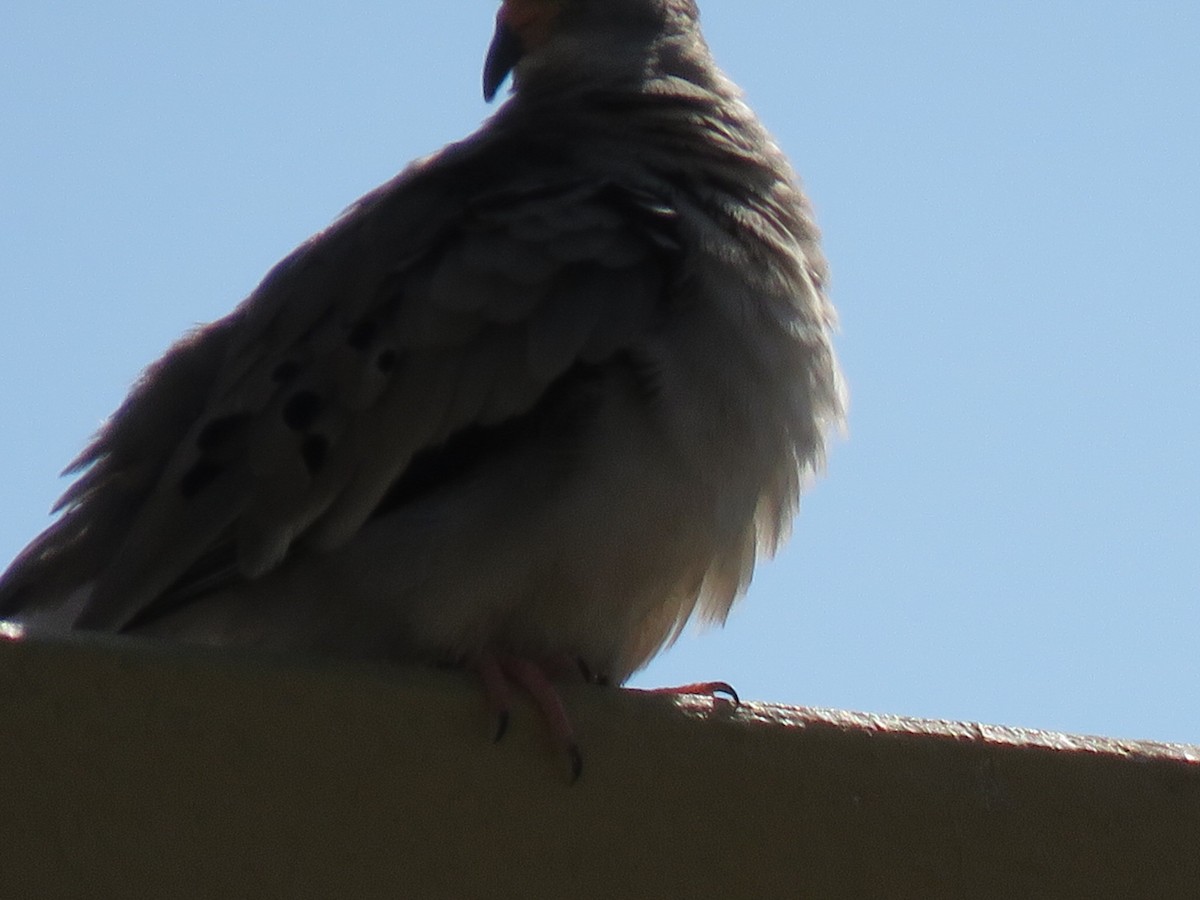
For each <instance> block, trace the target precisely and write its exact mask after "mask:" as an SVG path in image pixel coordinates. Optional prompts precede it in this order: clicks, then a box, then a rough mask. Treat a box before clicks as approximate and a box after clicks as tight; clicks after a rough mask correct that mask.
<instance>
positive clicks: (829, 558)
mask: <svg viewBox="0 0 1200 900" xmlns="http://www.w3.org/2000/svg"><path fill="white" fill-rule="evenodd" d="M701 5H702V10H703V13H704V22H705V26H706V29H705V30H706V34H707V36H708V39H709V43H710V45H711V46H712V48H713V51H714V54H715V56H716V58H717V60H718V62H720V63H721V64H722V66H723V67H724V68H725V69H726V71H727V72H728V73H729V74H730V75H731V76H733V78H734V79H735V80H736V81H737V82H738V83H739V84H740V85H741V86H742V87H743V88H744V90H745V91H746V94H747V98H748V100H749V102H750V104H751V105H752V106H753V107H754V108H755V109H756V110H757V111H758V113H759V115H760V116H761V117H762V119H763V120H764V121H765V122H766V124H767V126H768V127H769V128H770V129H771V131H772V132H773V133H774V135H775V136H776V138H777V140H778V141H779V143H780V144H781V145H782V146H783V147H784V149H785V150H786V151H787V152H788V154H789V155H790V157H791V159H792V161H793V163H794V165H795V167H796V168H797V170H798V171H799V172H800V173H801V175H802V177H803V179H804V182H805V185H806V188H807V190H808V192H809V194H810V196H811V197H812V200H813V203H814V205H815V208H816V210H817V214H818V218H819V221H820V223H821V226H822V228H823V231H824V235H825V248H826V251H827V253H828V256H829V258H830V261H831V265H832V268H833V280H832V296H833V299H834V302H835V303H836V304H837V306H838V309H839V312H840V316H841V331H840V333H839V335H838V338H837V346H838V351H839V353H840V356H841V359H842V363H843V366H844V368H845V371H846V377H847V380H848V383H849V386H850V392H851V415H850V425H849V430H848V434H847V435H846V436H845V437H844V438H839V439H837V440H835V442H834V445H833V447H832V452H831V454H830V461H829V466H828V471H827V472H826V474H825V476H824V477H823V478H822V479H821V480H820V481H819V482H818V483H817V484H816V485H815V486H814V488H813V489H812V490H811V492H810V493H809V494H808V495H807V496H806V498H805V500H804V503H803V506H802V510H801V514H800V517H799V518H798V520H797V522H796V526H795V529H794V535H793V539H792V541H791V543H790V544H789V545H788V546H787V548H786V549H785V550H784V551H783V552H781V553H780V555H779V556H778V557H777V558H776V560H775V561H773V562H771V563H769V564H765V565H763V566H761V567H760V569H759V571H758V574H757V575H756V578H755V582H754V584H753V586H752V587H751V590H750V593H749V595H748V596H747V597H746V598H745V600H743V601H742V602H741V603H740V604H739V605H738V606H737V607H736V608H735V609H734V612H733V614H732V615H731V616H730V619H729V622H728V623H727V625H726V627H725V628H724V629H714V630H707V631H690V632H688V633H686V634H685V635H684V636H683V638H681V640H680V641H679V642H678V643H677V644H676V646H675V647H674V648H672V649H671V650H670V651H668V652H666V653H664V654H663V655H661V656H660V657H658V658H657V659H656V660H655V661H654V662H652V663H651V665H650V666H649V667H648V668H647V669H646V670H644V671H643V672H642V673H640V674H639V675H638V676H636V677H635V679H634V681H633V682H632V683H633V684H634V685H637V686H659V685H671V684H680V683H687V682H692V681H699V680H712V679H722V680H725V681H729V682H731V683H732V684H734V685H735V686H736V687H737V689H738V690H739V692H740V693H741V694H742V696H743V697H746V698H752V699H759V700H768V701H776V702H782V703H789V704H797V705H804V706H816V707H832V708H842V709H851V710H859V711H865V712H873V713H890V714H898V715H906V716H919V717H929V718H941V719H955V720H972V721H980V722H987V723H992V724H1002V725H1013V726H1022V727H1029V728H1040V729H1049V730H1057V731H1067V732H1077V733H1087V734H1103V735H1107V736H1110V737H1117V738H1141V739H1151V740H1159V741H1179V742H1200V652H1198V650H1197V643H1198V640H1200V552H1198V551H1200V396H1198V395H1200V352H1198V348H1200V224H1198V220H1200V114H1198V111H1200V53H1197V52H1196V48H1197V47H1198V46H1200V4H1196V3H1195V0H1176V2H1172V0H1158V2H1155V3H1133V2H1105V0H1091V2H1086V3H1085V2H1082V0H1077V2H1064V0H1039V2H1021V0H1013V2H1009V3H1004V4H963V3H960V2H949V0H947V2H934V0H925V2H914V3H908V4H896V3H885V2H867V0H858V2H856V0H847V2H844V3H840V4H820V3H810V2H800V0H707V2H704V0H702V3H701ZM495 9H496V3H495V2H494V0H458V2H443V3H429V4H418V3H410V2H395V0H393V2H375V0H370V2H352V3H348V4H347V3H344V2H343V3H337V4H334V3H315V2H304V0H295V2H291V3H288V4H282V3H267V2H260V0H239V2H237V3H232V2H222V0H216V2H210V3H202V4H143V3H137V4H135V3H131V2H126V0H112V2H109V3H105V4H91V5H84V4H78V3H73V2H72V3H64V2H62V0H45V2H39V3H31V2H18V3H17V4H16V7H15V9H10V10H9V11H8V12H7V13H6V14H5V19H6V23H5V27H4V29H3V30H2V31H0V60H3V63H0V121H2V122H4V123H5V124H4V127H3V134H2V135H0V310H2V311H3V328H2V329H0V466H2V471H3V477H2V478H0V510H3V514H2V515H0V562H3V561H4V560H7V559H9V558H11V557H12V556H13V555H15V554H16V553H17V552H18V551H19V550H20V549H21V548H22V547H23V546H24V544H25V543H26V542H27V541H28V540H29V539H31V538H32V537H33V536H34V535H35V534H36V533H37V532H38V531H40V530H41V529H42V528H43V527H45V526H46V525H47V524H48V523H49V521H50V520H49V518H48V509H49V507H50V505H51V503H52V502H53V500H54V499H55V498H56V497H57V496H58V494H59V493H60V492H61V490H62V489H63V488H64V487H65V485H66V482H64V481H62V480H60V479H59V478H58V477H57V473H58V472H59V470H60V469H61V468H62V467H63V466H64V465H65V464H66V462H67V461H68V460H70V459H71V458H72V457H73V456H74V455H75V453H76V452H77V451H78V450H79V448H80V447H81V446H82V444H83V443H84V441H85V440H86V439H87V438H88V436H89V435H90V434H91V433H92V432H93V431H94V429H95V428H96V427H97V426H98V425H99V424H100V423H101V422H102V421H103V419H104V417H105V416H106V415H107V414H108V413H109V412H111V411H112V410H113V409H114V408H115V407H116V406H117V404H118V403H119V402H120V400H121V399H122V397H123V396H124V394H125V391H126V390H127V388H128V386H129V385H130V383H131V382H132V381H133V379H134V378H135V377H136V376H137V374H138V372H139V371H140V370H141V369H142V367H143V366H145V365H146V364H148V363H150V362H151V361H153V360H154V359H155V358H156V357H157V356H158V355H159V354H160V353H161V352H162V351H163V350H164V349H165V348H166V346H167V345H168V344H169V343H170V342H171V340H173V339H174V338H175V337H176V336H178V335H179V334H180V333H181V332H182V331H184V330H185V329H187V328H188V327H190V326H191V325H193V324H194V323H197V322H203V321H208V320H211V319H214V318H217V317H219V316H221V315H223V314H224V313H226V312H227V311H229V310H230V309H231V308H232V307H233V306H234V305H235V304H236V303H237V302H238V301H239V300H240V299H241V298H242V297H243V296H245V295H246V294H247V293H249V291H250V290H252V289H253V288H254V286H255V285H256V283H257V282H258V280H259V279H260V278H261V277H262V276H263V275H264V274H265V273H266V271H267V270H268V269H269V268H270V266H271V265H272V264H273V263H275V262H276V261H277V260H278V259H280V258H281V257H282V256H283V255H284V254H286V253H287V252H288V251H289V250H290V249H291V248H292V247H294V246H295V245H296V244H298V243H299V242H300V241H302V240H303V239H304V238H306V237H307V236H308V235H310V234H312V233H313V232H315V231H317V230H319V229H320V228H322V227H323V226H324V225H325V224H327V223H328V222H329V221H330V220H331V219H332V218H333V217H334V216H336V215H337V214H338V212H339V211H340V210H341V209H343V208H344V207H345V206H346V205H348V204H349V203H350V202H351V201H352V200H354V199H355V198H356V197H358V196H359V195H361V194H363V193H365V192H366V191H368V190H369V189H371V188H372V187H374V186H375V185H377V184H379V183H381V182H383V181H385V180H386V179H388V178H389V177H391V176H392V175H393V174H394V173H395V172H397V171H398V170H399V169H400V168H401V167H402V166H403V165H404V164H405V163H406V162H408V161H409V160H410V159H412V158H414V157H417V156H421V155H424V154H426V153H428V152H430V151H432V150H435V149H437V148H438V147H440V146H441V145H443V144H445V143H447V142H448V141H451V140H455V139H457V138H460V137H462V136H464V135H465V134H467V133H468V132H470V131H472V130H473V129H474V128H476V127H477V126H478V124H479V123H480V122H481V121H482V120H483V119H484V117H486V116H487V115H488V114H489V112H490V108H489V107H488V106H487V105H486V104H485V103H484V102H483V100H482V97H481V95H480V94H481V91H480V70H481V67H482V59H483V54H484V52H485V49H486V47H487V43H488V40H489V37H490V34H491V29H492V19H493V16H494V13H495Z"/></svg>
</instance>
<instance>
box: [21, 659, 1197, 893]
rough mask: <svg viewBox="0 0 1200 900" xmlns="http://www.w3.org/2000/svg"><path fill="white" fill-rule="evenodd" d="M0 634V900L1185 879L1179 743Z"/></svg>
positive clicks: (1192, 833) (1136, 888)
mask: <svg viewBox="0 0 1200 900" xmlns="http://www.w3.org/2000/svg"><path fill="white" fill-rule="evenodd" d="M563 693H564V696H565V698H566V701H567V703H568V706H569V708H570V710H571V713H572V716H573V719H574V722H575V724H576V727H577V730H578V732H579V735H580V740H581V743H582V746H583V749H584V754H585V759H586V764H585V771H584V774H583V777H582V779H581V780H580V781H579V782H578V783H577V784H575V785H574V786H571V785H569V784H568V779H567V762H566V760H565V759H563V758H560V757H559V756H558V755H557V754H555V753H553V752H552V751H551V750H550V749H549V748H548V747H547V745H546V740H545V737H544V734H543V732H542V728H541V723H540V722H539V721H538V719H537V717H536V716H535V715H534V713H533V712H532V711H531V710H529V709H528V708H526V707H522V708H519V709H518V710H517V711H516V713H515V715H514V718H513V722H512V728H511V729H510V733H509V736H508V737H507V738H506V739H505V740H504V742H502V743H501V744H498V745H493V744H491V743H490V737H489V731H490V728H491V723H490V722H489V721H488V718H487V716H486V715H485V713H484V711H483V708H482V703H481V701H480V696H479V693H478V690H477V689H476V687H475V685H474V684H473V683H472V682H471V680H470V679H468V678H466V677H464V676H459V675H456V674H454V673H445V672H436V671H428V670H424V669H389V668H383V667H374V666H367V665H358V666H355V665H340V664H332V663H323V662H309V661H278V660H263V659H256V658H249V657H244V656H230V655H227V654H216V653H207V652H195V651H182V650H180V649H179V648H162V647H158V646H155V645H147V644H145V643H141V642H125V641H86V642H82V641H81V642H77V643H76V642H72V643H58V644H54V643H40V642H25V643H8V644H0V779H2V781H0V789H2V792H3V793H2V797H0V853H2V854H3V856H2V857H0V897H5V898H8V897H20V898H25V897H28V898H58V897H81V898H82V897H121V898H132V897H155V898H188V897H227V898H241V897H255V898H258V897H287V898H293V897H295V898H299V897H330V898H372V897H388V898H395V897H416V898H426V897H428V898H436V897H454V898H470V897H480V898H494V897H535V898H540V897H569V898H571V900H584V898H589V897H605V898H610V897H653V898H674V897H681V898H692V897H726V898H739V897H748V898H749V897H753V898H764V897H821V898H827V897H889V898H892V897H920V898H938V897H1089V898H1097V897H1200V748H1197V747H1185V746H1165V745H1154V744H1141V743H1128V742H1114V741H1106V740H1098V739H1092V738H1078V737H1065V736H1062V735H1052V734H1044V733H1033V732H1024V731H1014V730H1009V729H1003V728H992V727H987V726H977V725H960V724H953V723H942V722H924V721H914V720H904V719H891V718H886V719H885V718H876V717H868V716H856V715H852V714H845V713H833V712H824V711H814V710H802V709H791V708H782V707H772V706H765V705H760V704H754V703H746V704H744V705H743V706H742V707H741V708H739V709H736V710H735V709H733V708H731V707H730V706H729V705H728V704H725V703H721V702H716V703H713V702H709V701H705V700H696V699H692V700H688V701H687V702H679V701H676V700H673V699H671V698H668V697H663V696H656V695H647V694H642V693H638V692H634V691H617V690H613V689H603V688H588V687H578V688H573V689H565V690H564V692H563Z"/></svg>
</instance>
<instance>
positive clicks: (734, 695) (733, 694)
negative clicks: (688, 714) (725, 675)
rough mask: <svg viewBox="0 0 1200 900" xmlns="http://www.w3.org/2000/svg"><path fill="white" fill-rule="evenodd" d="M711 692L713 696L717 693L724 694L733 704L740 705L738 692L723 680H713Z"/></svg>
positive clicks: (740, 700)
mask: <svg viewBox="0 0 1200 900" xmlns="http://www.w3.org/2000/svg"><path fill="white" fill-rule="evenodd" d="M712 693H713V697H714V698H715V697H716V696H717V694H725V695H726V696H727V697H728V698H729V699H730V701H731V702H732V703H733V705H734V706H741V705H742V698H741V697H739V696H738V692H737V691H735V690H734V689H733V685H731V684H728V683H727V682H724V681H714V682H713V683H712Z"/></svg>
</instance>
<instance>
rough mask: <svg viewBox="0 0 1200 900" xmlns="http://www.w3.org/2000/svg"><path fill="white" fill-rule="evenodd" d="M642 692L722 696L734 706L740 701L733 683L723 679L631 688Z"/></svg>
mask: <svg viewBox="0 0 1200 900" xmlns="http://www.w3.org/2000/svg"><path fill="white" fill-rule="evenodd" d="M631 690H640V691H641V692H642V693H644V694H669V695H671V696H676V697H677V696H699V697H709V698H711V699H713V700H716V699H718V698H719V697H722V696H724V697H725V698H726V699H727V700H729V702H730V703H732V704H733V705H734V706H740V705H741V703H742V701H741V698H740V697H738V692H737V691H735V690H734V689H733V685H731V684H729V683H728V682H725V681H698V682H696V683H695V684H681V685H679V686H678V687H661V688H632V689H631Z"/></svg>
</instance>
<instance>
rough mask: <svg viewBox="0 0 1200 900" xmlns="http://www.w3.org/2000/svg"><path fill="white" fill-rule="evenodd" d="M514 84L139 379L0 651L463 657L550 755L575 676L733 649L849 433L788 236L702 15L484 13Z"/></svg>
mask: <svg viewBox="0 0 1200 900" xmlns="http://www.w3.org/2000/svg"><path fill="white" fill-rule="evenodd" d="M510 79H511V90H510V92H509V96H508V97H507V99H506V100H505V101H504V102H503V103H502V104H501V105H500V106H499V108H498V109H497V110H496V111H495V113H494V114H493V115H492V116H491V117H490V118H489V119H488V120H487V121H486V122H485V123H484V124H483V125H482V126H481V127H480V129H479V130H478V131H477V132H475V133H474V134H472V135H471V136H469V137H467V138H465V139H463V140H461V141H460V142H457V143H453V144H450V145H448V146H446V147H445V148H443V149H442V150H440V151H438V152H435V153H433V154H431V155H429V156H427V157H425V158H423V159H420V160H418V161H416V162H414V163H411V164H410V165H409V166H408V167H406V168H405V169H404V170H403V171H401V173H400V174H399V175H397V176H396V177H395V178H394V179H392V180H391V181H389V182H387V183H386V184H384V185H382V186H381V187H379V188H377V189H376V190H374V191H372V192H371V193H368V194H367V195H366V196H364V197H362V198H361V199H359V200H358V201H357V202H355V203H354V204H353V205H351V206H350V207H349V208H348V209H347V210H346V211H345V212H344V213H343V214H342V215H341V216H340V217H339V218H337V219H336V220H335V221H334V222H333V223H332V224H331V225H330V226H329V227H328V228H327V229H326V230H324V231H322V232H321V233H319V234H317V235H316V236H314V237H312V238H311V239H309V240H308V241H307V242H305V243H304V244H302V245H301V246H300V247H298V248H297V249H296V250H295V251H294V252H292V253H291V254H290V255H289V256H287V257H286V258H285V259H284V260H283V261H282V262H280V263H279V264H278V265H277V266H275V267H274V268H273V269H272V270H271V271H270V272H269V273H268V274H267V275H266V277H265V278H264V279H263V281H262V282H261V283H260V284H259V285H258V287H257V288H256V289H255V290H254V291H253V292H252V293H251V294H250V295H249V296H248V297H247V298H246V299H245V300H244V301H243V302H242V303H241V304H240V305H238V306H237V307H236V308H235V309H234V310H233V311H232V312H231V313H230V314H229V315H227V316H225V317H224V318H221V319H219V320H217V321H215V322H212V323H210V324H206V325H203V326H200V327H197V328H195V329H194V330H192V331H191V332H189V333H187V334H186V335H184V336H183V337H182V338H181V339H180V340H179V341H178V342H177V343H175V344H174V345H173V346H171V347H170V348H169V349H168V350H167V352H166V354H165V355H164V356H163V357H162V358H161V359H159V360H158V361H157V362H155V363H153V364H152V365H151V366H150V367H149V368H147V369H146V370H145V372H144V373H143V374H142V375H141V376H140V378H139V379H138V380H137V382H136V383H135V384H134V386H133V387H132V389H131V390H130V393H129V395H128V397H127V398H126V399H125V400H124V402H123V403H122V404H121V405H120V407H119V408H118V409H117V410H116V412H115V413H113V415H112V416H111V417H110V418H109V419H108V420H107V421H106V422H105V424H104V425H103V426H102V427H101V429H100V430H99V432H98V433H97V434H96V436H95V437H94V438H93V439H92V440H91V442H90V443H89V444H88V445H87V446H86V448H85V449H84V450H83V452H82V453H81V454H80V455H79V456H78V457H77V458H76V459H75V460H74V461H73V462H72V463H71V464H70V466H69V467H68V468H67V470H66V472H65V473H64V474H69V475H73V476H74V481H73V483H71V485H70V486H69V488H68V489H67V490H66V492H65V494H64V495H63V496H62V498H61V499H60V500H59V501H58V503H57V505H56V506H55V510H54V511H55V512H56V513H57V519H56V520H55V521H54V522H53V523H52V524H51V525H50V526H49V527H48V528H47V529H46V530H45V531H44V532H43V533H42V534H41V535H40V536H38V537H37V538H36V539H34V540H33V541H32V543H30V544H29V546H28V547H27V548H26V549H25V550H24V551H22V552H21V553H20V554H19V555H18V556H17V557H16V559H15V560H14V561H13V562H12V564H11V565H10V566H9V567H8V569H7V570H6V571H5V572H4V574H3V575H2V576H0V618H4V619H6V620H8V621H9V622H10V625H9V626H8V627H9V629H10V633H18V632H19V633H22V634H27V635H33V634H36V633H38V632H39V631H54V630H56V629H60V630H65V631H92V632H107V633H113V634H128V635H143V636H147V637H153V638H157V639H160V640H165V641H177V642H183V643H195V644H206V645H212V646H218V647H230V646H238V647H249V648H257V649H260V650H263V651H269V652H284V653H298V654H312V655H324V656H335V657H347V658H360V659H385V660H394V661H399V662H409V661H411V662H428V663H446V662H450V663H452V664H456V665H463V666H466V667H468V668H472V669H474V670H475V671H477V672H478V673H479V674H480V676H481V677H482V679H483V682H484V685H485V691H486V692H487V694H488V696H489V698H490V701H489V702H490V703H491V705H492V706H493V707H495V709H496V710H497V711H498V712H499V713H501V714H504V713H505V711H506V709H507V705H508V703H509V699H508V695H509V692H510V690H512V689H514V688H515V689H524V690H527V691H528V692H529V693H530V694H531V695H533V696H534V697H535V701H536V702H537V703H538V704H539V705H540V706H541V707H542V709H543V710H544V711H545V712H546V715H547V718H548V720H549V721H551V722H552V730H556V731H557V732H558V733H559V734H560V736H562V737H563V739H564V741H569V739H570V728H569V723H568V722H567V721H566V719H565V715H564V714H563V712H562V710H561V709H560V708H558V707H557V706H556V702H557V701H556V697H555V695H554V691H553V684H554V683H556V682H557V681H558V680H560V679H561V678H563V677H565V676H564V673H565V672H568V671H570V670H571V669H572V668H575V669H576V671H582V672H585V673H587V677H588V678H589V679H590V680H593V681H597V682H604V683H609V684H617V685H619V684H621V683H623V682H625V681H626V680H627V679H628V678H629V677H630V676H631V675H632V674H633V673H634V672H636V671H637V670H639V669H640V668H642V667H643V666H645V665H646V664H647V662H648V661H649V660H650V659H651V658H653V657H654V656H655V655H656V654H657V653H659V652H660V651H661V650H662V649H664V648H665V647H666V646H668V645H670V644H671V643H672V642H673V641H674V640H675V639H676V638H677V637H678V635H679V634H680V632H681V630H682V629H683V628H684V626H685V625H686V624H687V623H688V622H689V621H699V622H715V623H723V622H724V620H725V618H726V616H727V614H728V613H729V611H730V608H731V607H732V606H733V604H734V602H735V601H736V600H737V599H738V598H740V597H741V596H742V595H743V594H744V593H745V592H746V589H747V587H748V585H749V583H750V579H751V576H752V573H753V571H754V568H755V564H756V562H757V561H758V560H760V559H762V558H764V557H768V556H770V555H771V554H772V553H774V552H775V550H776V549H777V548H778V547H779V546H780V544H781V542H782V541H783V540H784V539H785V538H786V536H787V534H788V531H789V528H790V526H791V522H792V519H793V517H794V515H795V514H796V512H797V508H798V503H799V498H800V494H801V492H802V490H803V488H804V487H805V486H806V485H807V484H808V483H809V482H810V480H811V479H812V477H813V476H814V475H815V474H816V473H817V472H818V471H819V470H820V469H821V468H822V466H823V462H824V458H825V453H826V446H827V443H828V441H829V439H830V435H831V433H832V432H834V431H836V430H837V429H839V428H840V427H841V426H842V423H843V421H844V418H845V408H846V399H845V389H844V385H843V378H842V375H841V372H840V368H839V365H838V362H837V358H836V354H835V350H834V347H833V335H834V332H835V329H836V314H835V311H834V308H833V306H832V304H831V301H830V299H829V296H828V291H827V282H828V267H827V264H826V261H825V258H824V256H823V255H822V251H821V248H820V235H819V232H818V229H817V227H816V225H815V223H814V218H813V213H812V208H811V205H810V203H809V201H808V200H807V198H806V197H805V194H804V193H803V191H802V189H801V187H800V183H799V180H798V178H797V176H796V175H795V173H794V171H793V170H792V168H791V165H790V164H789V162H788V160H787V158H786V157H785V155H784V154H783V152H782V150H781V149H780V148H779V146H778V145H777V144H776V142H775V141H774V139H773V138H772V137H771V136H770V135H769V133H768V132H767V131H766V129H765V128H764V126H763V125H762V124H761V123H760V121H759V120H758V119H757V118H756V116H755V115H754V113H753V112H752V111H751V110H750V108H749V107H748V106H747V105H746V103H745V101H744V99H743V96H742V93H741V91H740V90H739V88H737V87H736V86H735V85H734V84H733V83H732V82H731V81H730V80H729V78H728V77H727V76H726V75H725V74H723V72H722V71H721V70H720V69H719V68H718V66H717V65H716V63H715V62H714V60H713V57H712V55H711V53H710V51H709V48H708V46H707V44H706V42H705V40H704V38H703V35H702V32H701V30H700V15H699V10H698V8H697V5H696V3H695V2H693V0H502V3H501V5H500V8H499V11H498V13H497V16H496V30H495V34H494V37H493V39H492V42H491V45H490V47H489V49H488V52H487V56H486V61H485V64H484V72H483V90H484V95H485V98H486V99H488V100H489V101H491V100H492V99H493V98H495V96H496V95H497V94H498V93H499V90H500V88H501V86H502V85H503V84H504V83H505V82H506V81H509V80H510ZM13 629H16V631H13ZM538 698H541V699H538ZM554 723H556V724H554Z"/></svg>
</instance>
